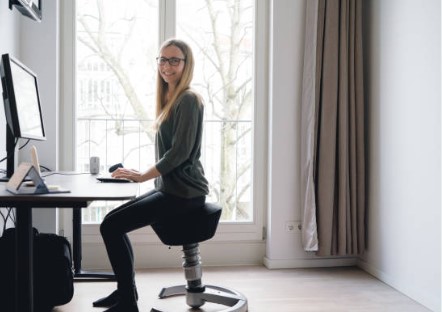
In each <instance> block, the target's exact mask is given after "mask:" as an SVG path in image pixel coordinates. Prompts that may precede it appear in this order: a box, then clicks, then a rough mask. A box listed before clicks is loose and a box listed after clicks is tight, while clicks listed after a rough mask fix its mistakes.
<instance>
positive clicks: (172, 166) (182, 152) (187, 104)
mask: <svg viewBox="0 0 442 312" xmlns="http://www.w3.org/2000/svg"><path fill="white" fill-rule="evenodd" d="M203 115H204V106H203V105H202V103H201V102H200V100H199V97H198V96H196V94H194V93H193V92H192V91H186V92H184V94H183V95H182V96H180V97H179V98H178V100H177V103H176V105H175V107H174V109H173V111H172V113H171V115H170V117H169V118H168V119H167V120H165V121H163V122H162V123H161V125H160V127H159V129H158V131H157V134H156V137H155V147H156V153H155V154H156V155H155V160H156V165H155V166H156V168H157V170H158V171H159V172H160V173H161V176H160V177H158V178H156V179H155V189H156V190H159V191H162V192H164V193H168V194H172V195H175V196H179V197H184V198H192V197H197V196H204V195H207V194H208V193H209V187H208V182H207V180H206V178H205V177H204V169H203V166H202V164H201V162H200V160H199V159H200V156H201V140H202V134H203Z"/></svg>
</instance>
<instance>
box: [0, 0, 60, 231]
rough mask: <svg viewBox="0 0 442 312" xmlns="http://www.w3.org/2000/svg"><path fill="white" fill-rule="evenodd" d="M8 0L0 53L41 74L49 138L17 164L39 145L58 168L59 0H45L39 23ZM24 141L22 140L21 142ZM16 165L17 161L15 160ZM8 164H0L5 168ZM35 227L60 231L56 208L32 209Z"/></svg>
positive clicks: (1, 11) (0, 15) (1, 132)
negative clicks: (12, 57)
mask: <svg viewBox="0 0 442 312" xmlns="http://www.w3.org/2000/svg"><path fill="white" fill-rule="evenodd" d="M8 3H9V1H8V0H0V38H1V40H0V54H3V53H10V54H11V55H13V56H15V57H17V58H18V59H19V60H20V61H21V62H23V63H24V64H25V65H26V66H28V67H29V68H30V69H32V70H33V71H34V72H35V73H36V74H37V76H38V82H39V91H40V100H41V103H42V111H43V117H44V124H45V131H46V136H47V141H43V142H37V141H32V142H31V143H30V144H29V146H28V147H26V148H24V149H23V150H21V151H19V153H18V154H19V156H18V158H19V159H18V163H19V162H20V161H29V160H30V154H29V147H30V146H31V145H32V144H34V145H36V146H37V148H38V152H39V159H40V163H41V164H42V165H45V166H46V167H49V168H51V169H53V170H55V169H56V165H57V156H58V152H57V150H58V148H57V142H58V132H59V131H58V103H59V101H58V97H59V96H58V90H59V86H58V85H59V75H58V68H59V66H58V59H59V58H58V28H59V27H58V14H57V11H58V0H51V1H45V2H44V4H43V20H42V22H41V23H37V22H35V21H33V20H31V19H29V18H27V17H25V16H23V15H21V14H20V13H19V12H18V11H17V10H16V9H15V8H13V10H9V7H8ZM0 107H1V108H0V146H2V148H1V149H0V157H1V158H3V157H4V155H5V150H6V148H5V144H6V143H5V136H6V134H5V127H6V120H5V118H4V117H3V116H4V111H3V104H1V105H0ZM24 142H25V141H23V140H20V141H19V144H20V145H21V144H23V143H24ZM16 165H17V163H16ZM4 167H5V163H2V164H0V168H4ZM33 217H34V226H35V227H37V228H38V229H39V230H40V231H42V232H56V231H57V211H56V210H54V209H48V210H46V209H38V210H34V212H33Z"/></svg>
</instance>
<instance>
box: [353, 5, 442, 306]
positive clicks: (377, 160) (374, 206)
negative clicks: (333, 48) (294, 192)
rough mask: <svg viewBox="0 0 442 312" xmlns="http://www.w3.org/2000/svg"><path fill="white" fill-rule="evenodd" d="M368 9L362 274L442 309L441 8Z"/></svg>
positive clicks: (429, 6) (387, 6)
mask: <svg viewBox="0 0 442 312" xmlns="http://www.w3.org/2000/svg"><path fill="white" fill-rule="evenodd" d="M365 4H366V7H365V12H366V16H365V17H366V19H367V20H366V25H368V26H367V34H368V36H367V37H366V47H367V50H366V51H367V52H366V53H367V54H366V56H367V58H366V68H367V70H368V71H367V76H366V78H367V79H366V86H367V100H368V101H367V105H368V109H369V128H370V129H369V138H370V139H369V155H368V166H369V185H368V200H369V206H368V209H369V216H368V226H369V230H368V233H369V240H368V250H367V253H366V255H365V257H364V258H365V262H363V263H362V266H363V267H364V268H365V269H366V270H368V271H369V272H371V273H372V274H374V275H375V276H377V277H378V278H380V279H381V280H383V281H385V282H386V283H387V284H389V285H391V286H393V287H394V288H396V289H398V290H399V291H401V292H403V293H405V294H406V295H408V296H410V297H411V298H413V299H415V300H417V301H419V302H420V303H422V304H424V305H426V306H427V307H429V308H430V309H432V310H433V311H440V309H441V302H440V296H441V281H440V278H441V230H440V229H441V158H440V156H441V109H440V108H441V93H440V92H441V62H440V58H441V24H440V23H441V21H440V17H441V4H440V1H439V0H425V1H417V0H388V1H383V0H371V1H367V2H366V3H365Z"/></svg>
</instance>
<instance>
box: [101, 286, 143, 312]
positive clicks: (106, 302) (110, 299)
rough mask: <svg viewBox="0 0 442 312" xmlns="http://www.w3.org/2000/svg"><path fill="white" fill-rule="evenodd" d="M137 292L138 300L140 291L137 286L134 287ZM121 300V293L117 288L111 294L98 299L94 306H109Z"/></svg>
mask: <svg viewBox="0 0 442 312" xmlns="http://www.w3.org/2000/svg"><path fill="white" fill-rule="evenodd" d="M134 293H135V300H138V292H137V288H134ZM120 301H121V295H120V293H119V291H118V289H117V290H114V291H113V292H112V293H111V294H110V295H109V296H107V297H104V298H101V299H98V300H96V301H94V302H93V303H92V306H94V307H95V308H109V307H112V306H113V305H116V304H117V303H118V302H120Z"/></svg>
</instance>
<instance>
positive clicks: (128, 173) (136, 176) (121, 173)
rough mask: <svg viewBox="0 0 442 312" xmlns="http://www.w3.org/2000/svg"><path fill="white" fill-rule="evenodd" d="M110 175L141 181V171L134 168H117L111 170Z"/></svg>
mask: <svg viewBox="0 0 442 312" xmlns="http://www.w3.org/2000/svg"><path fill="white" fill-rule="evenodd" d="M112 177H113V178H117V179H128V180H131V181H134V182H143V181H142V175H141V173H140V172H138V171H137V170H134V169H126V168H118V169H117V170H115V171H114V172H112Z"/></svg>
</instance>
